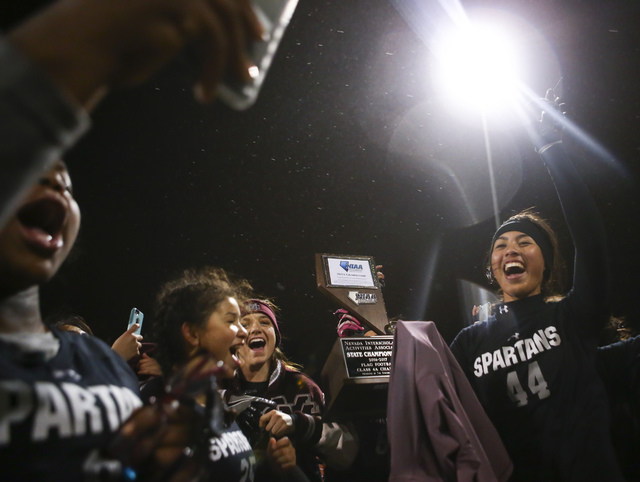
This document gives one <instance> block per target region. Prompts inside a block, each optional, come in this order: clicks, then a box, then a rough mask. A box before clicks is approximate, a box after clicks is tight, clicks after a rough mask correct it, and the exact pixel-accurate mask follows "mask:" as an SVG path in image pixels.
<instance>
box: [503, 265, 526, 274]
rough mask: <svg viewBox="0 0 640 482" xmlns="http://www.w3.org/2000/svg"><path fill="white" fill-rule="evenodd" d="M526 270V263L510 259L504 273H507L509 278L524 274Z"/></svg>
mask: <svg viewBox="0 0 640 482" xmlns="http://www.w3.org/2000/svg"><path fill="white" fill-rule="evenodd" d="M524 272H525V268H524V264H523V263H522V262H520V261H509V262H508V263H505V265H504V273H505V275H507V278H509V277H514V276H517V275H520V274H523V273H524Z"/></svg>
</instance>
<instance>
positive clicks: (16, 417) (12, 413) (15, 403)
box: [0, 380, 33, 444]
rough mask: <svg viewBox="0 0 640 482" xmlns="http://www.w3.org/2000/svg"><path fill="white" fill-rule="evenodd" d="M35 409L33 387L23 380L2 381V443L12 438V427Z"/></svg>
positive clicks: (0, 441) (0, 435)
mask: <svg viewBox="0 0 640 482" xmlns="http://www.w3.org/2000/svg"><path fill="white" fill-rule="evenodd" d="M32 410H33V396H32V394H31V387H29V385H28V384H26V383H25V382H23V381H22V380H4V381H2V382H0V444H7V443H9V440H10V439H11V435H10V430H9V429H10V427H11V424H13V423H18V422H21V421H22V420H24V419H25V418H27V416H28V415H29V413H31V411H32Z"/></svg>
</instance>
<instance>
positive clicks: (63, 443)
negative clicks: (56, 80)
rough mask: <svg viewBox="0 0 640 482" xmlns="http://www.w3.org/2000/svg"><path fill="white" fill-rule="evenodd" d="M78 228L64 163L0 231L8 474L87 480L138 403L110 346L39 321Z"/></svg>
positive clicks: (1, 401) (2, 439) (2, 409)
mask: <svg viewBox="0 0 640 482" xmlns="http://www.w3.org/2000/svg"><path fill="white" fill-rule="evenodd" d="M79 227H80V210H79V208H78V204H77V203H76V201H75V199H74V197H73V191H72V188H71V179H70V178H69V173H68V172H67V169H66V166H65V164H64V163H63V162H62V161H59V162H56V163H55V164H54V165H53V166H52V167H51V168H50V169H49V170H48V171H46V172H45V173H43V175H42V176H41V178H40V179H39V181H38V182H37V183H36V185H35V186H33V187H32V188H31V190H30V192H29V193H28V194H27V196H26V198H25V199H24V200H23V201H22V203H20V204H19V206H18V208H17V210H16V211H15V213H14V214H13V216H11V217H10V218H9V219H8V222H7V223H6V225H4V227H3V228H2V229H0V459H1V460H2V476H1V477H2V479H3V480H12V481H15V480H39V481H47V480H51V481H55V480H68V481H76V480H84V478H85V476H86V473H87V470H91V468H90V467H88V466H91V465H92V463H91V459H92V456H93V455H94V454H95V453H96V452H97V451H98V450H99V449H100V448H102V447H103V446H104V445H105V444H106V443H107V441H108V440H109V439H110V438H111V435H112V434H113V432H115V431H116V430H117V429H118V428H119V427H120V425H121V424H122V423H123V422H124V421H125V420H127V419H128V418H129V415H131V413H132V412H133V410H134V409H135V408H137V407H138V406H140V405H141V401H140V398H139V396H138V387H137V381H136V378H135V376H134V374H133V373H132V372H131V370H130V369H129V367H128V366H127V365H126V363H125V362H124V360H122V358H121V357H120V356H119V355H117V354H116V353H115V352H114V351H113V350H111V349H110V348H109V347H108V346H107V345H106V344H104V343H102V342H101V341H100V340H98V339H97V338H94V337H93V336H90V335H78V334H75V333H68V332H64V331H60V330H58V329H55V328H52V329H49V328H47V327H46V326H45V325H44V324H43V322H42V318H41V316H40V306H39V292H38V290H39V286H40V285H41V284H44V283H46V282H47V281H49V280H50V279H51V278H52V277H53V275H54V274H55V273H56V271H57V270H58V268H59V267H60V265H61V264H62V263H63V261H64V260H65V258H66V257H67V255H68V254H69V251H70V250H71V248H72V246H73V244H74V242H75V239H76V236H77V234H78V229H79Z"/></svg>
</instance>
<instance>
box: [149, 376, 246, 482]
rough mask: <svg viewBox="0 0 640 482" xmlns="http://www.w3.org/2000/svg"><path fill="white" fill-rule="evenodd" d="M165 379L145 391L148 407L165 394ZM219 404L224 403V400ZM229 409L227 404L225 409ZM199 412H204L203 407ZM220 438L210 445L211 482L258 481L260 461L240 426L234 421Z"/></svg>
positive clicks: (208, 453)
mask: <svg viewBox="0 0 640 482" xmlns="http://www.w3.org/2000/svg"><path fill="white" fill-rule="evenodd" d="M163 385H164V382H163V380H162V378H160V377H158V378H154V379H153V380H151V381H149V383H148V384H147V385H146V386H145V387H144V388H143V390H142V398H143V400H145V403H146V402H148V401H150V399H151V398H152V397H157V396H159V395H161V394H162V393H163ZM218 403H223V404H224V403H225V402H224V401H223V400H222V399H221V398H220V399H219V400H218ZM224 407H225V409H226V404H225V405H224ZM195 409H196V410H200V411H202V412H204V408H203V407H202V406H200V405H196V406H195ZM221 432H222V433H221V435H220V436H219V437H212V438H210V439H209V440H208V441H207V458H208V460H209V465H208V467H207V469H208V471H209V473H210V474H211V480H212V481H217V480H220V481H225V482H253V481H254V480H255V478H256V473H257V469H258V460H257V459H256V456H255V454H254V452H253V449H252V447H251V444H250V443H249V440H247V437H245V435H244V434H243V433H242V430H240V428H239V427H238V424H237V423H236V422H235V421H233V422H230V423H227V424H226V426H225V427H223V429H222V430H221Z"/></svg>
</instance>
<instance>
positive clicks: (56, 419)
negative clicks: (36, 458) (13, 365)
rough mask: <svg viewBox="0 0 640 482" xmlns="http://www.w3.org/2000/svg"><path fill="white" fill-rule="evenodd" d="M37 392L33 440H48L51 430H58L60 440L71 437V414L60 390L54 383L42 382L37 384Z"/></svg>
mask: <svg viewBox="0 0 640 482" xmlns="http://www.w3.org/2000/svg"><path fill="white" fill-rule="evenodd" d="M35 390H36V400H37V408H36V416H35V419H34V421H33V431H32V432H31V439H32V440H34V441H42V440H46V438H47V437H48V436H49V431H50V430H57V431H58V435H59V436H60V438H65V437H70V436H71V434H72V431H71V414H70V413H69V409H68V408H67V402H66V400H65V399H64V395H62V392H61V391H60V388H58V387H57V386H56V385H55V384H53V383H49V382H40V383H36V385H35Z"/></svg>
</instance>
